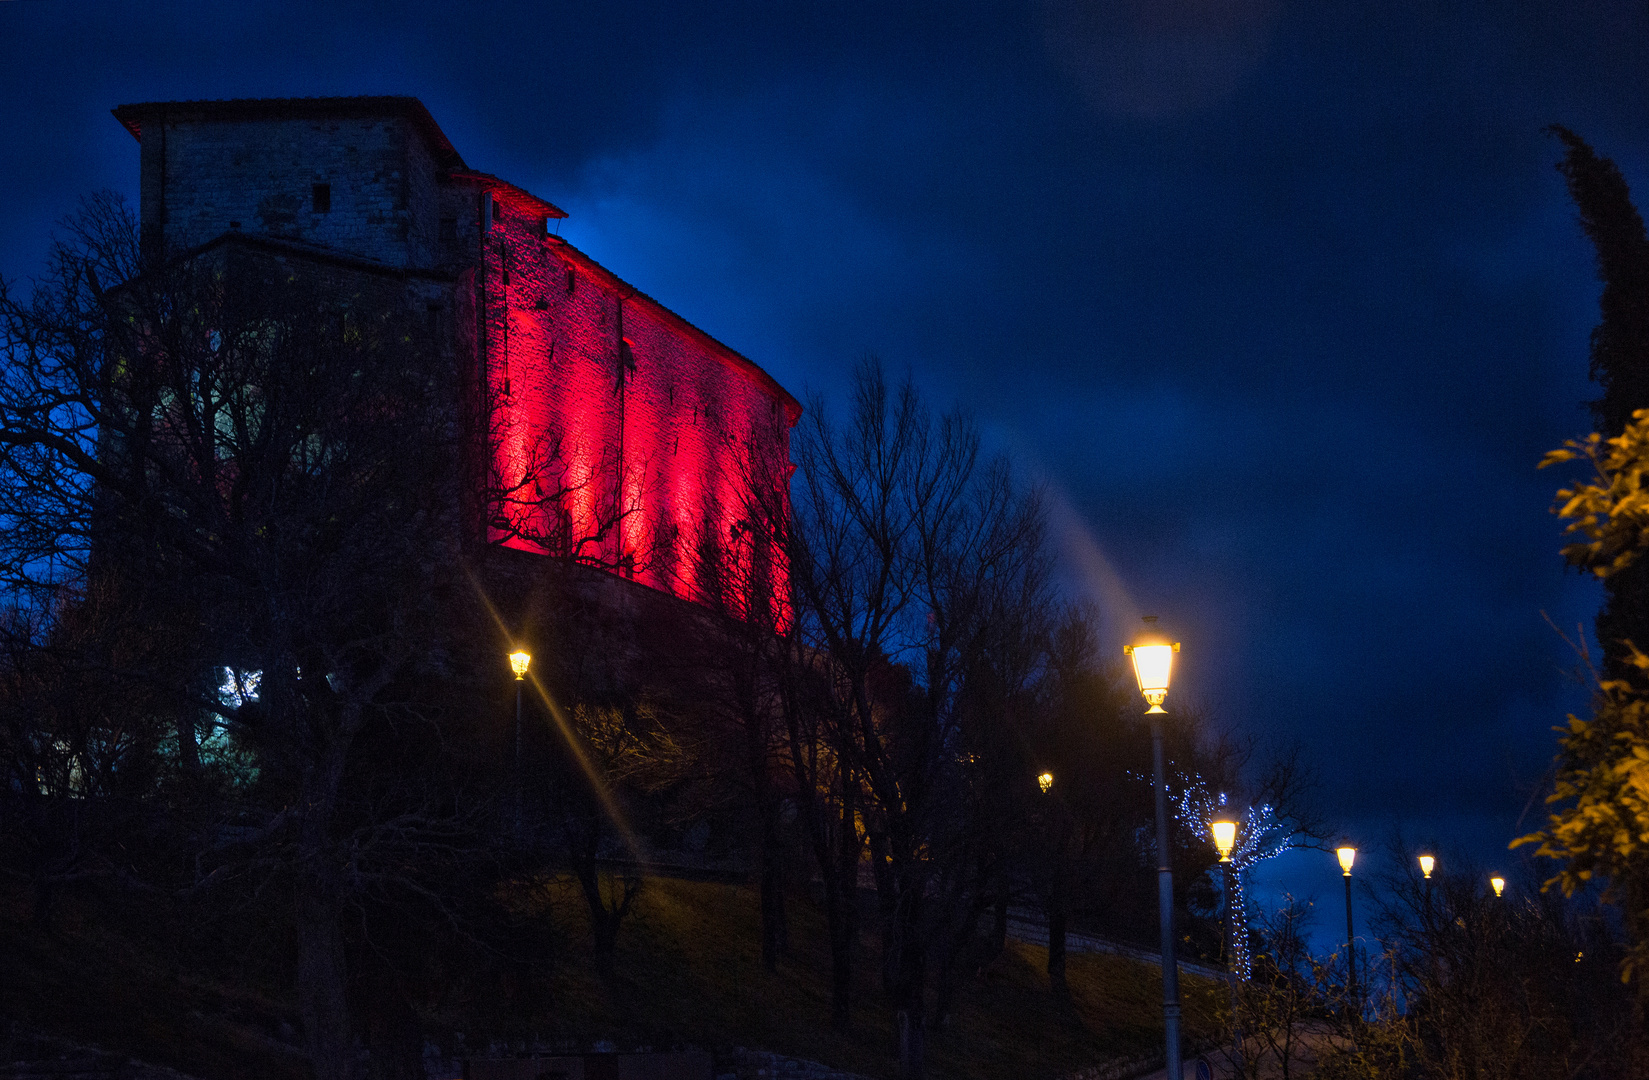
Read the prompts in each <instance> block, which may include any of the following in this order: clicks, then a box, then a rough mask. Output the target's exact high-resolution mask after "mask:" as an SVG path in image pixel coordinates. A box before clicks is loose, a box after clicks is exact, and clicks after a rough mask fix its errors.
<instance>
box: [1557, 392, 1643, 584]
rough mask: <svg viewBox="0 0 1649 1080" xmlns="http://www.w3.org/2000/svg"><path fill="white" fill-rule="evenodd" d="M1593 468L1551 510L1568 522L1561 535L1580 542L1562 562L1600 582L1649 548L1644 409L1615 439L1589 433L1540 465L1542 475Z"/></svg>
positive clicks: (1564, 491)
mask: <svg viewBox="0 0 1649 1080" xmlns="http://www.w3.org/2000/svg"><path fill="white" fill-rule="evenodd" d="M1581 459H1585V460H1587V461H1590V462H1591V463H1592V469H1593V474H1594V477H1593V479H1592V480H1591V481H1590V482H1586V483H1580V482H1576V483H1575V484H1574V485H1573V486H1571V487H1566V488H1561V489H1559V491H1558V493H1557V500H1556V505H1555V506H1553V508H1552V510H1553V512H1554V513H1556V514H1557V515H1558V516H1559V517H1563V518H1568V519H1569V525H1568V527H1567V529H1565V531H1566V532H1568V533H1569V534H1570V535H1574V536H1580V537H1584V539H1583V540H1581V541H1578V542H1576V543H1573V544H1569V545H1568V546H1566V547H1565V548H1564V549H1563V556H1564V558H1566V559H1568V560H1569V562H1571V563H1573V564H1574V565H1575V566H1581V567H1585V568H1586V569H1588V570H1590V571H1591V572H1592V573H1594V574H1596V575H1597V576H1598V577H1600V578H1605V577H1608V576H1609V575H1611V574H1614V573H1618V572H1619V571H1621V570H1624V569H1626V567H1628V566H1630V565H1631V564H1632V563H1633V562H1634V561H1636V560H1637V558H1638V556H1639V555H1641V554H1643V552H1644V550H1645V549H1646V548H1649V490H1646V489H1645V486H1644V474H1645V472H1649V409H1639V410H1637V411H1636V412H1634V413H1633V414H1632V422H1631V423H1630V424H1628V425H1627V427H1626V430H1625V431H1623V432H1621V433H1620V434H1619V435H1617V436H1616V437H1615V438H1612V439H1605V438H1604V437H1603V436H1601V435H1599V434H1597V433H1596V432H1593V433H1592V434H1590V435H1588V436H1586V438H1584V439H1580V440H1574V439H1571V440H1569V441H1568V442H1567V443H1565V444H1564V446H1563V449H1561V450H1553V451H1552V452H1551V453H1549V454H1547V455H1546V457H1545V459H1544V460H1543V461H1541V463H1540V467H1541V468H1542V469H1544V468H1546V467H1547V466H1549V465H1559V464H1562V463H1564V462H1567V461H1578V460H1581Z"/></svg>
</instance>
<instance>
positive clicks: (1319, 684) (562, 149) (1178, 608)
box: [0, 0, 1649, 890]
mask: <svg viewBox="0 0 1649 1080" xmlns="http://www.w3.org/2000/svg"><path fill="white" fill-rule="evenodd" d="M1645 56H1649V12H1646V5H1645V4H1644V3H1643V2H1642V0H1634V2H1631V3H1628V2H1625V0H1621V2H1582V0H1566V2H1557V0H1552V2H1548V3H1526V4H1506V3H1461V4H1438V3H1435V2H1434V0H1416V2H1404V0H1381V2H1378V3H1359V4H1352V3H1343V2H1332V0H1330V2H1326V3H1325V2H1322V0H1311V2H1305V0H1026V2H1021V3H1004V4H994V5H970V4H966V3H958V2H956V0H949V2H946V3H942V4H923V3H915V2H910V0H902V2H900V3H896V4H895V3H885V4H871V3H860V2H852V3H849V2H840V0H809V2H807V3H800V2H775V0H759V2H752V3H749V4H747V5H736V4H718V5H698V4H691V3H683V2H680V0H676V2H666V3H658V4H628V5H621V4H602V3H598V2H594V0H584V2H580V3H541V4H513V5H512V4H484V3H476V4H454V3H447V4H433V3H424V4H420V3H415V2H397V3H371V4H368V3H344V2H329V3H325V4H316V3H296V2H292V0H282V2H280V3H252V2H248V3H238V4H233V5H227V4H222V3H210V4H204V3H203V4H181V3H179V4H164V3H156V4H145V5H138V4H112V3H110V4H98V3H81V2H69V0H0V117H3V120H0V124H3V129H0V131H3V135H4V138H3V145H4V147H5V149H4V152H3V154H0V193H3V195H4V199H3V202H0V206H3V207H4V211H3V212H0V273H3V274H5V275H7V276H9V277H15V276H18V275H26V274H28V273H31V272H33V271H34V270H35V269H36V268H37V267H38V266H39V262H40V259H41V257H42V255H43V253H44V250H45V246H46V243H47V238H48V235H49V233H50V230H51V228H52V223H53V222H54V221H55V220H56V219H57V218H59V217H61V216H63V215H64V214H66V213H67V212H69V211H70V210H71V209H72V207H73V205H74V201H75V199H76V197H77V195H78V194H80V193H83V192H87V191H90V190H93V189H97V188H102V187H112V188H115V189H117V190H121V191H124V192H126V193H128V194H129V195H131V196H133V197H135V193H136V186H137V147H136V144H135V143H133V142H132V140H131V138H130V136H128V135H127V134H126V133H125V132H124V131H123V130H122V129H121V128H120V127H119V125H117V124H116V123H115V122H114V120H113V119H112V118H111V117H110V116H109V114H108V110H109V108H110V107H111V106H114V105H116V104H120V103H123V102H133V101H148V100H157V99H178V98H219V97H251V96H298V95H328V94H353V93H405V94H415V95H417V96H419V97H421V98H422V99H423V100H424V102H425V103H426V104H427V105H428V106H429V108H430V109H431V111H432V112H433V113H434V115H435V117H436V119H437V120H438V121H439V122H440V123H441V124H442V126H443V127H444V128H445V130H446V132H447V134H448V135H449V136H450V137H451V138H452V140H453V142H454V143H455V144H456V145H457V146H458V148H459V150H460V151H461V152H462V153H463V155H464V156H465V158H466V159H467V160H468V162H469V163H470V165H471V166H472V167H475V168H479V169H483V170H486V171H489V172H495V173H498V174H500V175H503V176H505V177H507V178H509V179H511V180H514V181H515V182H517V183H519V184H521V185H522V186H524V187H526V188H528V189H529V190H532V191H533V192H535V193H537V194H540V195H542V196H544V197H545V198H548V199H550V200H552V201H554V202H556V203H557V204H559V205H561V206H562V207H564V208H565V209H567V210H568V211H570V213H571V215H572V216H571V218H570V219H569V220H568V221H567V222H566V223H565V226H564V228H563V233H564V235H566V236H567V237H569V238H570V239H571V240H573V242H574V243H577V244H579V245H580V246H582V247H583V248H585V249H586V250H588V251H589V252H590V253H591V254H593V255H594V256H595V257H596V258H598V259H600V260H602V261H603V262H605V263H606V264H607V265H608V266H610V267H611V268H612V269H614V270H615V271H617V272H618V273H620V274H621V275H623V276H625V277H627V278H629V279H630V280H632V281H634V282H635V283H637V284H638V285H640V286H641V287H642V288H644V289H646V290H647V291H648V292H650V293H652V294H653V295H654V296H656V297H658V298H659V299H661V300H662V301H663V302H665V303H666V304H668V305H670V306H672V307H673V308H675V309H676V310H678V311H680V312H681V313H683V314H684V315H686V316H687V317H688V318H690V319H692V320H693V321H695V322H697V323H698V324H699V325H701V326H703V327H704V328H705V329H706V330H708V331H710V332H711V333H713V334H715V335H716V336H718V337H720V338H722V339H723V340H725V341H726V342H728V343H729V344H731V345H732V346H734V347H735V348H738V349H740V350H741V351H743V352H745V353H746V354H747V355H749V356H750V357H752V358H753V359H755V360H756V361H757V362H758V363H760V364H762V365H763V366H765V367H766V368H767V369H768V370H769V371H770V372H772V373H773V374H774V375H775V376H777V377H778V378H779V379H780V380H781V381H782V382H783V383H785V385H787V386H788V387H790V388H791V389H792V390H793V391H795V392H796V393H797V394H798V395H801V394H803V393H805V392H806V391H808V390H818V391H821V392H823V393H825V394H826V395H831V394H834V393H835V392H837V391H838V390H839V389H840V388H841V387H842V385H843V383H844V379H845V377H846V374H847V372H848V371H849V370H850V368H851V366H852V364H853V362H854V361H855V360H856V359H857V358H858V357H859V356H861V355H862V354H863V353H865V352H866V351H874V352H876V353H878V354H880V355H881V356H882V357H884V358H885V359H886V360H887V361H888V362H889V363H890V364H892V365H894V366H895V367H903V366H909V367H910V368H911V369H912V370H913V371H914V372H915V373H916V375H917V377H918V379H919V380H920V382H921V384H922V385H923V387H924V388H925V389H926V390H927V391H928V393H929V394H930V395H931V396H932V397H933V398H934V399H936V400H937V401H939V402H941V403H950V402H953V401H954V402H958V403H960V404H962V405H964V406H965V407H967V408H970V409H972V410H973V411H975V412H976V413H977V414H978V415H979V416H980V418H981V419H982V421H983V422H984V424H985V425H986V427H987V430H988V431H989V432H990V434H991V437H992V439H993V440H994V441H996V442H997V443H998V444H1000V445H1002V446H1004V447H1007V448H1010V449H1011V450H1012V452H1013V453H1014V454H1015V455H1017V457H1018V458H1019V460H1020V461H1022V462H1023V463H1024V465H1025V466H1026V467H1027V468H1030V469H1034V470H1036V471H1038V472H1039V473H1041V474H1042V475H1044V476H1045V477H1046V478H1047V480H1048V481H1049V482H1050V484H1051V486H1052V488H1053V490H1054V491H1055V493H1056V495H1057V497H1058V501H1059V504H1060V507H1061V509H1060V512H1059V514H1058V521H1059V523H1060V535H1061V540H1062V544H1063V546H1064V548H1065V550H1066V552H1067V554H1068V560H1067V575H1068V578H1069V580H1070V581H1071V582H1072V583H1073V587H1076V588H1081V589H1086V590H1091V591H1092V592H1093V593H1094V595H1095V596H1096V598H1098V599H1100V600H1101V601H1103V602H1109V603H1111V604H1112V609H1113V610H1115V611H1118V612H1122V613H1127V612H1137V611H1138V610H1146V611H1151V612H1155V613H1157V614H1160V615H1161V616H1162V617H1163V619H1164V622H1165V623H1166V624H1168V625H1169V626H1171V627H1172V628H1173V629H1174V630H1175V632H1176V636H1178V637H1179V638H1180V639H1181V640H1182V641H1183V642H1184V643H1185V652H1184V654H1183V658H1182V664H1181V669H1180V672H1181V674H1180V681H1179V683H1178V685H1177V687H1176V691H1175V696H1176V697H1180V698H1181V699H1182V700H1183V699H1185V698H1195V699H1196V700H1198V701H1200V702H1203V703H1206V704H1208V705H1209V706H1210V707H1212V708H1213V709H1214V710H1215V711H1216V712H1217V713H1218V715H1219V716H1220V717H1221V718H1222V720H1223V721H1224V722H1226V723H1229V724H1230V725H1232V726H1234V727H1237V728H1239V729H1241V730H1244V731H1248V732H1252V733H1254V734H1257V735H1260V736H1262V737H1265V738H1275V739H1280V740H1288V739H1298V740H1300V741H1302V742H1303V743H1304V744H1305V745H1306V746H1307V748H1308V751H1309V753H1310V754H1311V756H1312V757H1313V759H1314V760H1315V761H1317V762H1318V764H1319V765H1320V767H1321V768H1322V769H1323V772H1324V775H1325V777H1326V778H1327V779H1328V781H1329V783H1328V785H1327V787H1326V790H1325V793H1324V798H1325V803H1326V806H1327V809H1328V810H1329V812H1330V813H1331V814H1332V815H1333V816H1334V817H1335V819H1336V820H1337V821H1340V822H1343V823H1344V824H1345V826H1346V828H1347V829H1348V830H1351V831H1353V832H1354V833H1356V835H1358V836H1359V837H1360V838H1362V839H1363V840H1364V842H1365V843H1369V842H1371V841H1375V840H1377V839H1379V838H1381V837H1383V835H1384V834H1385V833H1386V831H1387V830H1389V829H1390V828H1391V827H1392V825H1393V824H1396V823H1402V824H1403V825H1404V827H1405V828H1406V829H1407V830H1408V832H1409V833H1410V834H1412V835H1416V836H1432V837H1436V838H1437V839H1438V840H1439V841H1440V842H1441V843H1443V844H1444V845H1445V848H1446V847H1447V845H1450V844H1453V845H1457V846H1458V847H1460V848H1461V849H1462V850H1463V851H1465V852H1466V853H1470V854H1475V855H1476V856H1477V857H1479V858H1482V859H1485V860H1500V861H1501V862H1502V863H1509V859H1507V858H1506V856H1504V855H1503V854H1502V851H1503V844H1504V841H1505V840H1506V839H1507V838H1509V837H1510V836H1511V835H1513V833H1514V829H1515V828H1516V826H1515V822H1516V819H1517V817H1518V815H1519V813H1520V812H1521V811H1522V809H1523V807H1524V804H1525V802H1526V801H1527V799H1528V796H1529V793H1530V791H1531V790H1532V787H1533V785H1535V784H1536V783H1537V782H1538V780H1539V778H1540V776H1541V774H1542V772H1543V771H1544V769H1545V768H1546V766H1547V764H1548V762H1549V760H1550V758H1551V753H1552V749H1553V745H1552V742H1551V734H1550V730H1549V729H1550V727H1551V725H1552V724H1554V723H1558V722H1561V720H1562V719H1563V714H1564V712H1565V711H1566V710H1567V709H1569V708H1573V707H1576V706H1577V705H1579V704H1581V703H1583V702H1584V697H1585V695H1584V691H1583V690H1582V689H1579V688H1577V686H1576V685H1575V684H1574V683H1573V682H1572V681H1569V680H1566V676H1565V672H1566V671H1567V670H1569V669H1571V668H1572V667H1573V657H1572V656H1571V654H1570V653H1569V652H1568V650H1567V648H1566V646H1565V645H1564V644H1563V642H1562V641H1561V640H1560V639H1559V638H1558V636H1557V635H1556V633H1554V631H1552V630H1551V629H1550V628H1548V627H1547V626H1546V625H1545V623H1544V622H1543V621H1542V617H1541V613H1542V612H1543V611H1544V612H1548V613H1550V615H1551V616H1552V618H1553V619H1554V620H1555V621H1556V622H1558V623H1559V624H1560V625H1565V626H1569V627H1573V625H1574V624H1575V623H1576V622H1577V621H1582V620H1584V621H1586V622H1588V623H1589V621H1590V618H1591V614H1592V612H1593V611H1594V609H1595V606H1596V603H1597V598H1598V592H1597V590H1596V589H1595V588H1594V587H1593V586H1591V585H1590V584H1588V583H1587V582H1584V581H1582V580H1580V579H1579V578H1577V577H1576V576H1574V575H1573V574H1566V573H1565V572H1564V570H1563V568H1562V565H1561V563H1560V561H1559V559H1558V556H1557V553H1556V552H1557V547H1558V546H1559V543H1560V541H1559V532H1558V526H1557V523H1556V521H1555V520H1554V519H1553V518H1552V517H1551V516H1550V515H1549V514H1548V507H1549V504H1550V500H1551V493H1552V490H1553V488H1554V486H1555V483H1556V481H1558V480H1559V479H1560V477H1559V476H1556V475H1553V474H1551V473H1537V472H1536V471H1535V464H1536V462H1537V461H1538V460H1539V458H1540V456H1541V454H1542V453H1543V452H1544V451H1545V450H1547V449H1549V448H1551V447H1554V446H1556V445H1558V444H1560V443H1561V442H1562V440H1563V439H1564V438H1566V437H1569V436H1572V435H1575V434H1578V433H1581V432H1583V431H1584V430H1586V429H1587V428H1588V427H1589V420H1588V416H1587V414H1586V412H1585V409H1584V407H1583V405H1582V403H1583V402H1584V401H1585V400H1586V399H1588V398H1589V397H1591V396H1593V393H1594V390H1593V388H1592V387H1591V386H1590V385H1589V384H1588V383H1587V381H1586V342H1587V334H1588V332H1589V331H1590V329H1591V327H1592V325H1593V324H1594V323H1595V321H1596V312H1597V308H1596V295H1597V288H1598V287H1597V283H1596V280H1595V276H1594V272H1593V263H1592V254H1591V251H1590V249H1589V248H1588V247H1587V245H1586V243H1585V242H1584V240H1583V238H1582V237H1581V235H1580V232H1579V229H1578V227H1577V226H1576V224H1575V221H1574V212H1573V209H1572V207H1571V206H1570V204H1569V203H1568V200H1567V198H1566V195H1565V193H1564V190H1563V187H1562V183H1561V178H1560V177H1559V176H1558V175H1557V173H1556V172H1555V171H1554V170H1553V168H1552V165H1553V163H1554V162H1555V161H1556V160H1557V157H1558V147H1557V145H1556V144H1555V143H1554V141H1553V140H1552V139H1550V138H1548V137H1546V136H1544V135H1543V134H1542V132H1541V129H1542V128H1543V127H1544V126H1545V125H1547V124H1550V123H1554V122H1557V123H1562V124H1565V125H1568V126H1570V127H1572V128H1574V129H1575V130H1577V131H1578V132H1580V133H1581V134H1582V135H1583V136H1584V137H1585V138H1587V139H1588V140H1590V141H1591V142H1592V143H1593V145H1594V146H1595V147H1596V148H1597V149H1598V150H1599V152H1601V153H1604V154H1607V155H1609V156H1611V157H1613V158H1614V159H1615V160H1616V161H1617V162H1618V163H1619V164H1620V166H1621V167H1622V169H1623V170H1624V171H1625V173H1626V175H1627V178H1628V180H1629V181H1632V182H1634V184H1635V187H1636V189H1637V191H1638V195H1639V202H1640V205H1642V203H1643V202H1644V199H1645V196H1646V195H1649V108H1646V106H1649V63H1645V59H1644V58H1645ZM1115 632H1116V634H1117V643H1118V644H1120V640H1121V638H1120V635H1121V633H1122V628H1121V627H1120V625H1119V626H1118V627H1117V628H1116V631H1115ZM1319 859H1320V860H1326V859H1327V857H1326V856H1322V857H1319ZM1304 866H1305V864H1303V863H1302V864H1297V865H1296V868H1295V869H1294V870H1291V871H1290V873H1291V874H1297V875H1303V876H1302V877H1301V884H1300V885H1299V887H1300V888H1302V889H1307V890H1309V889H1311V888H1316V887H1318V882H1316V881H1313V880H1307V879H1313V878H1319V877H1320V880H1321V884H1322V885H1324V886H1326V885H1330V884H1332V883H1331V882H1329V880H1328V877H1327V876H1322V875H1316V874H1314V873H1313V872H1311V871H1310V870H1309V869H1308V868H1306V869H1302V867H1304ZM1323 870H1324V872H1325V874H1327V873H1328V872H1329V871H1330V870H1331V867H1330V866H1325V867H1324V868H1323Z"/></svg>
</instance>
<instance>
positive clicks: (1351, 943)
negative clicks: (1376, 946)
mask: <svg viewBox="0 0 1649 1080" xmlns="http://www.w3.org/2000/svg"><path fill="white" fill-rule="evenodd" d="M1334 854H1335V855H1336V856H1337V857H1338V858H1339V860H1340V872H1341V873H1342V874H1343V875H1344V876H1345V879H1346V970H1347V971H1348V972H1349V974H1348V975H1347V976H1346V992H1347V993H1348V994H1349V995H1350V997H1351V1001H1352V1007H1353V1008H1356V1009H1357V1011H1358V1012H1361V1011H1362V1009H1361V1008H1359V1007H1358V1006H1357V943H1356V938H1355V937H1354V936H1353V935H1352V931H1351V864H1352V863H1354V862H1356V861H1357V849H1356V848H1355V847H1354V846H1352V843H1351V841H1350V840H1342V841H1340V846H1339V847H1337V848H1335V849H1334Z"/></svg>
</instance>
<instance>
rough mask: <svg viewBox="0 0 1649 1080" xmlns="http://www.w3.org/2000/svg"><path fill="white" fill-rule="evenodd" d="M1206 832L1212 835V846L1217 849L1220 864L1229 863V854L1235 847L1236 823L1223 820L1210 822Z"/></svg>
mask: <svg viewBox="0 0 1649 1080" xmlns="http://www.w3.org/2000/svg"><path fill="white" fill-rule="evenodd" d="M1208 830H1209V831H1210V832H1212V833H1213V834H1214V846H1215V847H1216V848H1218V849H1219V853H1220V862H1230V861H1231V852H1232V850H1233V849H1234V848H1235V847H1236V846H1237V823H1236V822H1235V821H1229V820H1224V819H1222V820H1219V821H1211V822H1209V823H1208Z"/></svg>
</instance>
